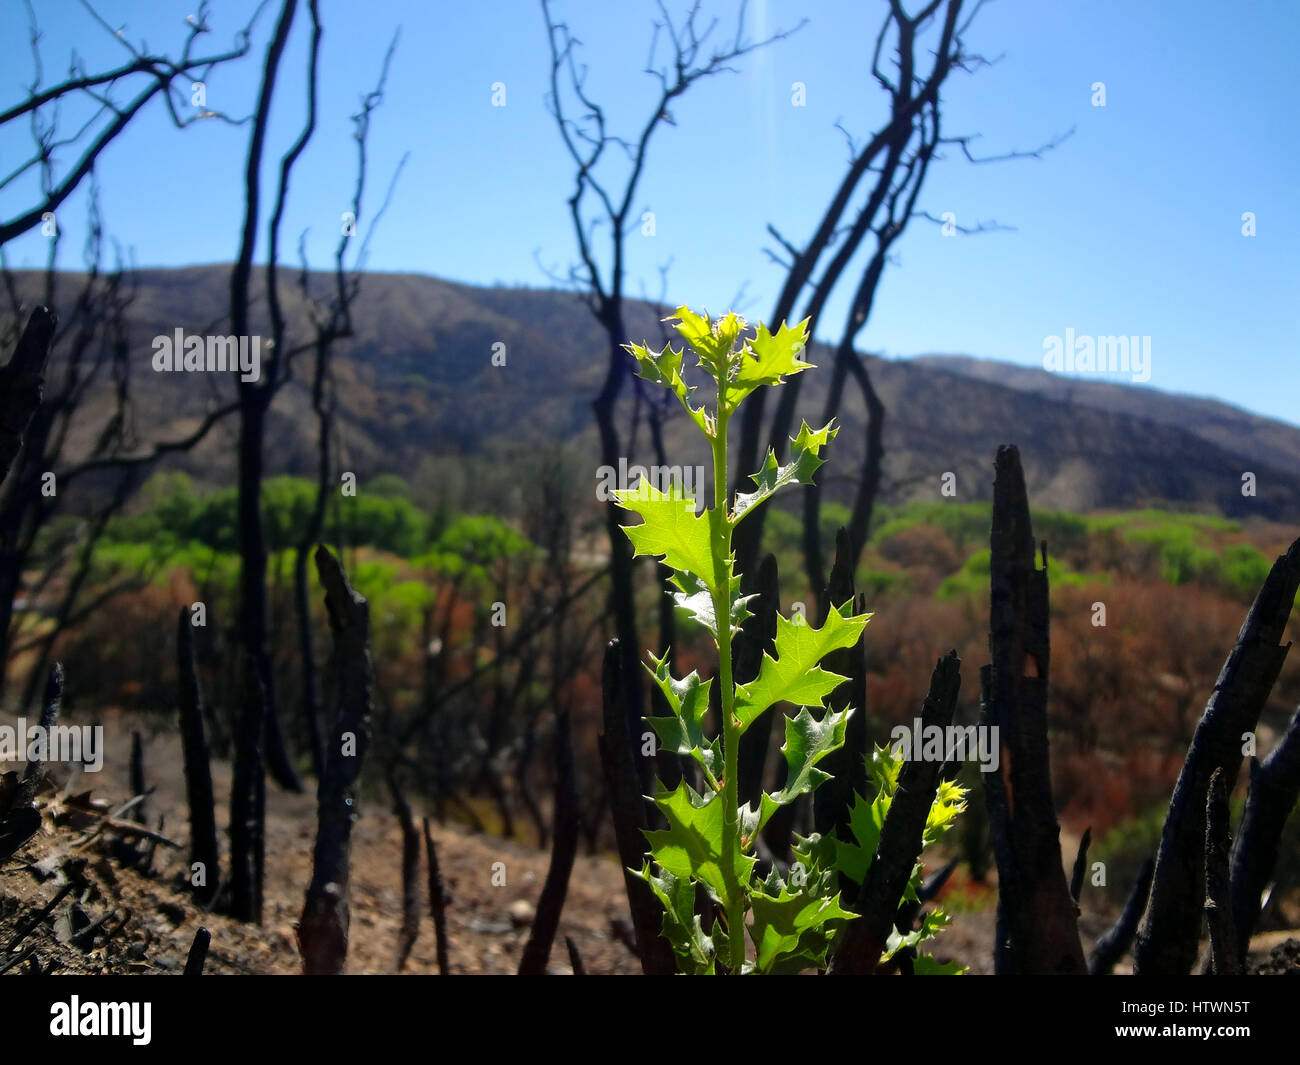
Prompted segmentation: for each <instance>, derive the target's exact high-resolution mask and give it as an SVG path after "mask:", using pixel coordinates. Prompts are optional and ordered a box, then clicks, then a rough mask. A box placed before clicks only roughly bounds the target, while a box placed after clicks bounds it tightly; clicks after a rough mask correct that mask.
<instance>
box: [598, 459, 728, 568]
mask: <svg viewBox="0 0 1300 1065" xmlns="http://www.w3.org/2000/svg"><path fill="white" fill-rule="evenodd" d="M613 495H614V499H615V501H616V502H617V503H618V504H619V506H621V507H623V508H624V509H626V510H630V511H632V512H633V513H635V514H639V515H640V516H641V517H642V519H644V520H643V521H642V523H641V524H640V525H624V526H623V527H622V528H623V531H624V532H625V533H627V538H628V539H629V540H631V541H632V547H633V548H634V549H635V550H636V553H637V554H638V555H655V556H657V557H661V558H662V559H663V561H664V562H665V563H666V564H667V565H669V566H671V567H672V568H673V569H676V570H684V571H686V572H687V573H691V574H694V575H695V576H696V577H698V578H699V579H700V581H701V583H703V584H705V585H708V586H711V582H712V578H713V553H712V550H711V548H710V544H709V518H708V515H707V514H696V513H695V500H694V499H688V498H686V496H685V492H684V491H683V489H682V487H681V485H680V484H678V483H677V482H676V481H674V482H673V483H672V485H671V486H670V487H669V489H668V491H667V492H661V491H659V489H658V488H656V487H655V486H654V484H652V483H651V482H650V481H649V480H648V479H642V480H641V482H640V484H638V485H637V487H636V488H620V489H616V490H615V491H614V493H613Z"/></svg>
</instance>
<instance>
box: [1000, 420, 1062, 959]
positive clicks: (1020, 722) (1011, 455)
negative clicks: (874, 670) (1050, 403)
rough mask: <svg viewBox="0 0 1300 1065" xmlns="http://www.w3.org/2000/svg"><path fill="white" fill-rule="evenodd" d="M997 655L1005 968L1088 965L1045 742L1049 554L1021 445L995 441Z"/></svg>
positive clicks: (1001, 873)
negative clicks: (1039, 540) (1038, 540)
mask: <svg viewBox="0 0 1300 1065" xmlns="http://www.w3.org/2000/svg"><path fill="white" fill-rule="evenodd" d="M990 546H991V561H990V583H991V592H992V598H991V608H990V613H989V630H990V631H989V651H990V657H991V658H992V663H991V664H990V665H987V666H985V667H983V668H982V669H981V670H980V704H981V705H980V725H981V727H982V728H997V730H998V738H999V745H1000V756H999V768H998V770H997V772H996V773H986V774H985V796H986V799H987V803H988V810H989V821H990V824H991V826H992V830H993V840H994V852H995V854H996V856H997V863H998V916H997V946H996V948H995V954H994V965H995V969H996V971H997V972H998V973H1019V974H1026V975H1040V974H1049V973H1082V972H1083V971H1084V961H1083V947H1082V945H1081V944H1080V941H1079V926H1078V919H1077V914H1076V912H1075V905H1074V900H1073V899H1072V898H1071V897H1070V888H1069V885H1068V884H1067V883H1066V879H1065V869H1064V866H1063V865H1062V861H1061V839H1060V835H1061V829H1060V825H1059V824H1058V823H1057V820H1056V809H1055V807H1054V805H1053V803H1052V778H1051V768H1050V764H1049V756H1048V743H1047V678H1048V664H1049V615H1048V588H1047V569H1046V558H1047V548H1046V545H1044V547H1043V567H1044V568H1043V569H1041V570H1040V569H1038V568H1037V566H1036V564H1035V552H1034V533H1033V529H1032V527H1031V525H1030V521H1029V498H1028V495H1027V493H1026V491H1025V476H1024V472H1023V471H1022V469H1021V466H1020V453H1019V451H1017V450H1016V448H1014V447H1010V446H1006V447H1001V448H999V449H998V454H997V461H996V476H995V479H994V482H993V530H992V536H991V538H990Z"/></svg>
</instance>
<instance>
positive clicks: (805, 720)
mask: <svg viewBox="0 0 1300 1065" xmlns="http://www.w3.org/2000/svg"><path fill="white" fill-rule="evenodd" d="M851 713H852V710H844V711H842V712H841V713H836V712H835V711H833V710H828V711H827V712H826V713H825V714H824V715H822V719H821V720H820V721H818V720H817V719H816V718H815V717H813V716H812V714H810V713H809V712H808V708H807V707H806V706H805V707H804V708H803V709H801V710H800V711H799V713H798V714H797V715H796V716H794V717H787V718H786V719H785V744H784V746H782V748H781V753H782V754H783V755H785V765H786V773H785V786H784V787H783V788H782V789H781V790H780V791H778V792H776V793H775V794H774V795H773V796H772V800H773V802H775V803H776V804H777V805H779V806H787V805H789V804H790V803H792V802H794V800H795V799H797V798H798V797H799V796H800V795H803V794H805V793H807V792H810V791H812V790H813V789H814V788H816V787H817V786H818V785H820V784H821V783H822V782H823V781H825V780H829V779H830V774H829V773H824V772H822V771H821V770H820V769H817V768H815V767H816V764H817V763H818V762H820V761H821V760H822V759H823V758H825V757H826V756H827V755H828V754H830V753H831V752H832V751H837V750H839V749H840V748H841V747H843V746H844V730H845V728H846V727H847V722H848V720H849V715H850V714H851Z"/></svg>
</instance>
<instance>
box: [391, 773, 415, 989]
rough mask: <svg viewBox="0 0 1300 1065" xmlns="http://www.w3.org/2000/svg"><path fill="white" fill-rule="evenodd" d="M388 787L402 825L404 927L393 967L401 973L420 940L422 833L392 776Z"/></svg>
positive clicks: (394, 808) (399, 936) (394, 809)
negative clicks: (417, 941)
mask: <svg viewBox="0 0 1300 1065" xmlns="http://www.w3.org/2000/svg"><path fill="white" fill-rule="evenodd" d="M388 786H389V789H390V790H391V791H392V793H393V813H395V814H396V815H397V820H398V822H399V823H400V824H401V826H402V927H401V930H400V931H399V932H398V934H397V958H396V960H395V961H394V962H393V968H394V969H396V970H397V971H398V972H399V973H400V972H401V971H402V970H403V969H405V968H406V959H407V958H409V957H410V956H411V948H412V947H414V946H415V941H416V940H417V939H418V938H419V937H420V832H419V830H418V829H417V828H416V827H415V819H414V818H413V817H412V816H411V807H410V804H409V803H408V802H407V801H406V797H405V796H404V795H402V792H401V789H400V788H398V786H397V780H396V778H395V777H389V780H388Z"/></svg>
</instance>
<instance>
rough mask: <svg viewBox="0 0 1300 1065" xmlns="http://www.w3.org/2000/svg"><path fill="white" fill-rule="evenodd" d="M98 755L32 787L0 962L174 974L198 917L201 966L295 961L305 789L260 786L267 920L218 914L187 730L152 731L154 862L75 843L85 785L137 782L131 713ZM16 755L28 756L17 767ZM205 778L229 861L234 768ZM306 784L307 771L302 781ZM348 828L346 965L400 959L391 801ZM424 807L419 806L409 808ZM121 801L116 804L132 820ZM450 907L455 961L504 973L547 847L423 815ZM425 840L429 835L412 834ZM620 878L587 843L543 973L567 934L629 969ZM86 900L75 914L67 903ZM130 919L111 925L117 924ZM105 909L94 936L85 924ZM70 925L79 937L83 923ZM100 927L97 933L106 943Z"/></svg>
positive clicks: (602, 967)
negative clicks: (207, 875)
mask: <svg viewBox="0 0 1300 1065" xmlns="http://www.w3.org/2000/svg"><path fill="white" fill-rule="evenodd" d="M104 732H105V744H106V753H105V758H104V768H103V769H102V770H101V771H100V772H98V773H82V774H80V775H79V776H74V777H71V779H69V777H70V774H69V773H68V772H67V771H65V770H63V769H62V768H61V767H57V766H56V767H52V768H51V770H50V777H51V778H52V781H53V783H54V785H55V787H48V786H47V788H46V789H45V790H44V791H43V792H42V793H41V794H40V795H39V796H38V798H37V806H38V808H40V809H41V811H42V824H41V829H40V830H39V831H38V833H37V834H36V836H35V837H33V838H32V839H31V840H30V841H28V843H27V844H25V845H24V846H23V847H22V848H21V849H20V850H19V851H18V852H17V853H16V854H14V855H13V856H12V857H11V858H10V859H9V860H8V861H7V862H5V863H4V864H3V867H0V968H3V967H4V966H5V965H6V964H8V963H9V962H11V961H13V959H14V958H15V957H21V956H22V955H23V954H24V953H26V952H27V951H29V950H32V949H33V948H34V955H33V958H32V960H30V961H29V960H24V961H22V962H21V963H20V964H18V965H16V966H14V968H12V969H11V970H10V972H19V971H32V968H33V966H34V964H36V963H39V964H40V965H41V966H42V971H45V970H47V969H49V968H50V967H51V966H53V968H54V971H56V972H72V973H132V972H138V973H172V972H175V973H179V972H180V971H181V970H182V969H183V968H184V965H185V959H186V956H187V954H188V952H189V948H190V944H191V943H192V942H193V939H194V933H195V931H196V930H197V929H198V928H199V927H204V928H207V929H208V930H209V931H210V932H211V933H212V943H211V946H210V948H209V951H208V958H207V963H206V965H205V967H204V972H205V973H297V972H300V971H301V959H300V957H299V954H298V948H297V942H296V940H295V936H294V925H295V923H296V922H297V920H298V917H299V916H300V914H301V912H302V905H303V893H304V891H305V890H306V887H307V884H308V882H309V881H310V879H311V865H312V846H313V843H314V842H315V835H316V803H315V797H314V795H313V794H301V795H294V794H290V793H287V792H284V791H283V790H281V789H279V788H277V787H276V786H275V785H274V784H273V783H270V782H268V784H267V797H266V802H267V817H266V884H265V894H264V899H265V902H264V911H263V913H264V917H263V923H262V926H261V927H260V928H258V927H255V926H252V925H248V924H244V923H242V922H239V921H235V920H233V919H231V918H229V917H225V916H222V915H220V914H216V913H205V912H203V911H202V910H201V909H200V907H199V906H197V905H196V904H195V902H194V900H193V899H192V898H191V897H190V896H189V894H188V892H187V891H186V890H185V888H184V885H183V882H182V878H183V877H184V876H185V875H187V873H188V864H187V863H188V857H189V844H188V841H189V823H188V812H187V810H186V806H185V798H184V787H185V783H184V775H183V772H182V769H181V766H182V762H181V751H180V742H179V739H178V738H177V737H176V736H173V735H159V736H155V737H153V738H150V739H146V741H145V748H144V765H145V779H146V784H147V785H148V786H151V787H153V788H154V789H155V790H154V791H153V792H152V794H150V795H149V798H148V800H147V815H148V818H149V824H150V825H151V826H155V825H156V824H157V819H158V816H159V815H160V814H161V815H162V816H163V817H164V818H165V824H164V828H163V830H162V831H163V834H164V835H166V836H167V837H169V838H170V839H172V840H174V841H176V842H178V843H180V844H182V846H181V848H180V849H178V850H173V849H170V848H167V847H165V846H162V845H157V846H155V848H154V850H153V857H152V870H153V871H152V874H151V875H146V874H145V873H144V872H142V871H139V870H137V869H134V868H130V867H128V866H127V865H125V864H124V863H123V861H122V860H121V856H122V854H123V845H124V844H130V845H132V846H135V847H139V846H140V845H141V844H142V842H143V841H140V840H124V839H122V838H121V837H120V836H119V835H118V834H117V833H116V832H114V831H111V830H109V831H105V832H104V833H103V834H101V835H100V836H99V837H98V838H97V839H95V840H93V841H92V842H90V843H89V844H88V845H83V846H79V844H80V843H81V841H83V840H84V839H85V837H86V836H87V835H88V834H89V833H90V831H91V830H92V829H93V828H94V826H95V823H96V822H97V821H98V820H99V819H98V818H97V817H95V816H93V815H89V814H85V813H82V812H80V811H79V810H78V809H77V808H76V803H75V801H74V800H75V797H76V796H77V795H78V794H80V793H84V792H86V791H90V792H91V796H92V798H93V799H96V800H101V801H102V800H107V803H106V805H107V808H108V811H109V812H111V811H112V810H115V809H117V808H118V807H119V806H120V805H121V804H122V803H124V802H125V801H126V800H127V799H128V798H130V796H131V790H130V787H129V777H128V768H127V767H128V765H129V751H130V732H131V729H130V723H129V722H127V721H125V720H120V721H118V722H114V721H111V720H106V721H105V729H104ZM20 768H21V767H20ZM212 772H213V787H214V791H215V793H216V802H217V826H218V830H219V834H220V838H221V846H222V854H221V856H222V861H223V862H225V861H226V860H227V857H228V853H227V843H228V841H227V836H226V824H227V818H228V814H229V806H230V801H229V797H230V766H229V764H227V763H224V762H221V761H219V760H217V759H214V760H213V764H212ZM306 788H307V790H308V791H311V790H312V783H311V782H310V781H308V782H307V783H306ZM359 805H360V817H359V818H358V819H357V822H356V824H355V825H354V827H353V834H352V880H351V885H350V899H351V911H352V921H351V932H350V943H349V950H348V972H351V973H391V972H394V971H395V961H396V958H395V954H396V950H397V940H398V930H399V928H400V926H401V919H402V904H401V899H402V877H401V855H402V834H401V828H400V825H399V823H398V820H397V818H396V817H395V816H394V815H393V813H392V811H391V809H390V807H389V806H388V805H387V804H385V803H383V802H381V801H379V800H378V799H369V800H366V801H363V802H362V803H360V804H359ZM415 812H416V816H417V818H418V816H419V813H420V810H419V809H418V807H417V808H416V811H415ZM129 817H130V813H128V814H126V815H124V818H123V819H125V818H129ZM432 834H433V838H434V842H435V845H436V847H437V852H438V862H439V866H440V868H441V872H442V877H443V882H444V884H445V886H446V890H447V892H448V894H449V896H450V899H449V904H448V906H447V950H448V959H449V963H450V967H451V971H452V972H453V973H513V972H515V971H516V969H517V968H518V965H519V957H520V954H521V953H522V951H523V947H524V943H525V941H526V939H527V937H528V928H529V924H530V922H531V917H532V910H533V905H534V904H535V903H536V901H537V897H538V895H539V894H540V893H541V888H542V881H543V880H544V879H545V876H546V870H547V865H548V863H549V854H548V853H547V852H545V851H539V850H536V849H534V848H532V847H528V846H524V845H522V844H518V843H515V842H513V841H510V840H503V839H500V838H497V837H493V836H486V835H476V834H471V833H469V832H466V831H463V830H461V829H460V828H458V827H455V826H451V825H439V824H438V823H437V822H433V823H432ZM421 850H422V851H423V847H422V848H421ZM497 862H502V863H504V865H505V878H506V883H505V885H504V886H501V887H497V886H493V883H492V879H493V865H494V863H497ZM425 876H426V869H425V866H424V855H423V853H421V871H420V878H421V899H422V906H423V909H422V912H421V918H422V923H421V927H420V934H419V938H418V939H417V940H416V943H415V946H414V949H413V950H412V952H411V955H410V958H409V959H408V961H407V963H406V968H405V970H404V971H405V972H409V973H436V972H437V971H438V966H437V957H436V953H435V944H436V937H435V935H434V930H433V923H432V920H431V919H430V917H429V913H428V901H427V899H428V896H427V889H426V886H425ZM68 883H72V884H73V888H72V890H71V891H70V892H69V893H68V894H67V895H65V897H64V899H63V900H62V901H61V902H60V904H59V906H58V907H56V909H55V911H54V912H53V913H52V914H51V916H50V918H49V919H47V920H45V921H42V922H41V924H40V926H39V927H37V928H36V929H34V930H33V931H31V932H30V933H28V934H27V935H26V936H24V937H23V939H22V940H21V941H20V942H19V943H18V944H17V947H18V949H16V950H14V951H8V950H6V948H7V947H8V946H9V944H10V942H11V940H12V939H13V937H14V935H15V933H16V932H18V931H21V930H22V928H23V926H24V925H25V924H26V923H28V922H29V920H30V918H32V917H34V916H35V915H36V914H37V913H38V912H39V911H40V910H41V908H42V907H44V906H45V905H46V904H48V903H49V902H50V901H51V900H52V899H54V898H55V897H56V896H57V895H58V894H59V892H60V891H61V890H62V889H63V888H64V887H65V885H66V884H68ZM625 899H626V897H625V895H624V888H623V880H622V876H621V874H620V872H619V868H618V865H617V864H616V863H615V861H613V860H612V859H607V858H604V857H599V856H595V857H593V856H589V855H585V854H580V855H579V856H578V859H577V861H576V863H575V865H574V869H573V875H572V877H571V878H570V881H569V894H568V899H567V901H566V903H565V907H564V913H563V915H562V917H561V920H560V930H559V935H558V936H557V937H556V943H555V946H554V948H553V949H552V952H551V971H552V972H555V973H566V974H567V973H570V972H572V969H571V968H570V965H569V960H568V954H567V951H566V949H565V944H564V937H565V936H566V935H567V936H570V937H571V938H572V939H573V941H574V944H575V946H576V947H577V948H578V951H579V954H580V955H581V958H582V961H583V964H584V966H585V967H586V969H587V971H588V972H590V973H634V972H639V971H640V965H639V963H638V962H637V960H636V958H635V957H634V956H633V955H632V953H631V952H630V951H629V950H628V949H627V947H626V946H624V945H623V944H622V943H621V942H620V941H619V939H618V938H617V937H616V935H615V934H614V932H613V931H612V930H611V921H612V920H615V919H623V920H626V919H627V904H626V901H625ZM74 910H79V911H80V913H76V912H72V913H70V912H69V911H74ZM124 917H125V918H126V921H125V923H124V924H123V925H122V927H121V929H120V930H117V931H115V926H117V925H118V924H119V922H121V921H122V919H123V918H124ZM103 918H106V921H105V923H104V924H103V925H102V926H101V928H100V929H99V930H98V931H97V932H96V933H95V934H94V935H93V936H92V937H90V939H89V942H88V941H87V937H86V934H85V932H86V930H85V928H84V927H82V926H83V925H85V924H86V923H90V924H93V923H94V922H97V921H99V920H101V919H103ZM78 932H81V933H82V935H81V936H80V937H79V936H78V934H77V933H78ZM105 940H106V941H105Z"/></svg>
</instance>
